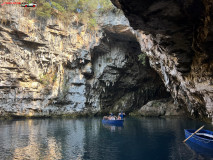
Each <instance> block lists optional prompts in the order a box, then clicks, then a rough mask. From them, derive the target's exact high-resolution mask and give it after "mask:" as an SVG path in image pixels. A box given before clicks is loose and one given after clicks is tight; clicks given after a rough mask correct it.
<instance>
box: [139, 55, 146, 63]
mask: <svg viewBox="0 0 213 160" xmlns="http://www.w3.org/2000/svg"><path fill="white" fill-rule="evenodd" d="M138 60H139V61H141V63H142V64H143V65H145V64H146V54H145V53H141V54H139V55H138Z"/></svg>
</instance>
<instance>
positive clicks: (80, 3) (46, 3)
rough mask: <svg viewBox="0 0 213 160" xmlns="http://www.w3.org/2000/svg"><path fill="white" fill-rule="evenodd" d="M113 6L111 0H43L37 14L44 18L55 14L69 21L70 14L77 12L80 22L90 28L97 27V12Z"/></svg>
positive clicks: (39, 4)
mask: <svg viewBox="0 0 213 160" xmlns="http://www.w3.org/2000/svg"><path fill="white" fill-rule="evenodd" d="M112 8H113V5H112V3H111V1H110V0H41V1H40V2H39V3H38V7H37V10H36V15H37V16H38V17H42V18H50V17H51V16H54V17H57V18H59V19H61V20H64V21H65V22H69V20H70V18H71V16H70V15H73V14H75V15H76V16H77V17H78V20H79V22H81V23H83V24H88V27H89V28H90V29H95V27H96V26H97V22H96V15H97V13H99V12H102V13H103V12H106V11H109V10H111V9H112ZM56 10H57V12H56Z"/></svg>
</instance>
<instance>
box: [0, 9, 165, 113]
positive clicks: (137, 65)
mask: <svg viewBox="0 0 213 160" xmlns="http://www.w3.org/2000/svg"><path fill="white" fill-rule="evenodd" d="M0 9H1V10H0V12H1V14H0V21H1V22H2V23H1V25H0V54H1V58H0V71H1V72H0V99H1V101H0V115H5V116H8V115H11V116H55V115H73V114H96V113H100V112H109V111H110V110H111V111H112V110H113V111H118V110H121V109H122V110H125V111H131V110H133V109H135V108H138V107H140V106H142V105H143V104H145V103H147V102H148V101H149V100H153V99H159V98H164V97H169V94H168V93H167V92H166V89H165V87H164V86H163V82H162V81H161V79H160V78H159V76H158V75H157V73H156V72H155V71H154V70H153V69H152V68H150V67H149V62H148V61H147V62H146V63H145V64H144V65H142V64H141V62H139V60H138V55H139V54H141V51H140V45H139V43H138V42H137V40H136V35H135V34H133V29H132V28H131V27H129V22H128V21H127V19H126V18H125V17H124V16H123V14H122V13H121V12H120V13H118V12H117V11H116V13H115V12H110V13H108V14H107V15H105V16H100V17H99V18H100V21H99V22H100V24H99V26H100V29H99V30H97V31H88V29H87V27H86V25H80V24H77V22H76V17H75V16H73V17H71V20H72V22H71V24H69V25H67V26H65V25H64V24H62V23H61V22H60V21H58V20H57V19H54V18H51V19H48V20H45V21H44V20H39V19H37V18H36V17H35V16H34V12H33V11H32V10H31V11H30V9H23V8H21V7H16V6H10V7H8V6H3V7H1V8H0Z"/></svg>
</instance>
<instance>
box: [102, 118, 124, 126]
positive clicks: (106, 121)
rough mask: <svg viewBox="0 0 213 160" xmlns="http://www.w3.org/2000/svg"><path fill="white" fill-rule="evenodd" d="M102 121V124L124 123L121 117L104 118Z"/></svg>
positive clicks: (116, 124) (117, 124)
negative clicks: (117, 118)
mask: <svg viewBox="0 0 213 160" xmlns="http://www.w3.org/2000/svg"><path fill="white" fill-rule="evenodd" d="M102 123H103V124H110V125H115V126H122V125H123V123H124V120H123V119H121V120H106V119H103V120H102Z"/></svg>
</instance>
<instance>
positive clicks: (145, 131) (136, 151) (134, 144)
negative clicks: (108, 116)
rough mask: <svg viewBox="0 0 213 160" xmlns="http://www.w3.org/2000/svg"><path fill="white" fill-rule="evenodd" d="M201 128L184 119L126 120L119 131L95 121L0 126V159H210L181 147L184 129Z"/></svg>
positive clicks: (35, 121) (16, 122)
mask: <svg viewBox="0 0 213 160" xmlns="http://www.w3.org/2000/svg"><path fill="white" fill-rule="evenodd" d="M203 124H204V123H202V122H199V121H194V120H189V119H184V118H128V117H127V118H126V119H125V122H124V126H123V127H114V126H103V125H102V123H101V118H88V119H86V118H80V119H33V120H31V119H29V120H13V121H0V160H10V159H24V160H27V159H30V160H41V159H42V160H43V159H45V160H56V159H64V160H72V159H74V160H76V159H78V160H80V159H85V160H86V159H90V160H120V159H121V160H166V159H171V160H190V159H191V160H195V159H201V160H202V159H213V156H212V155H211V154H208V153H207V154H206V153H205V154H204V153H202V152H199V151H200V150H198V151H196V150H194V149H192V148H191V147H190V145H189V144H184V143H182V141H183V140H184V139H185V138H184V131H183V129H184V128H199V127H200V126H201V125H203ZM205 125H206V127H205V129H210V130H213V126H212V125H210V124H208V125H207V124H205Z"/></svg>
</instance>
